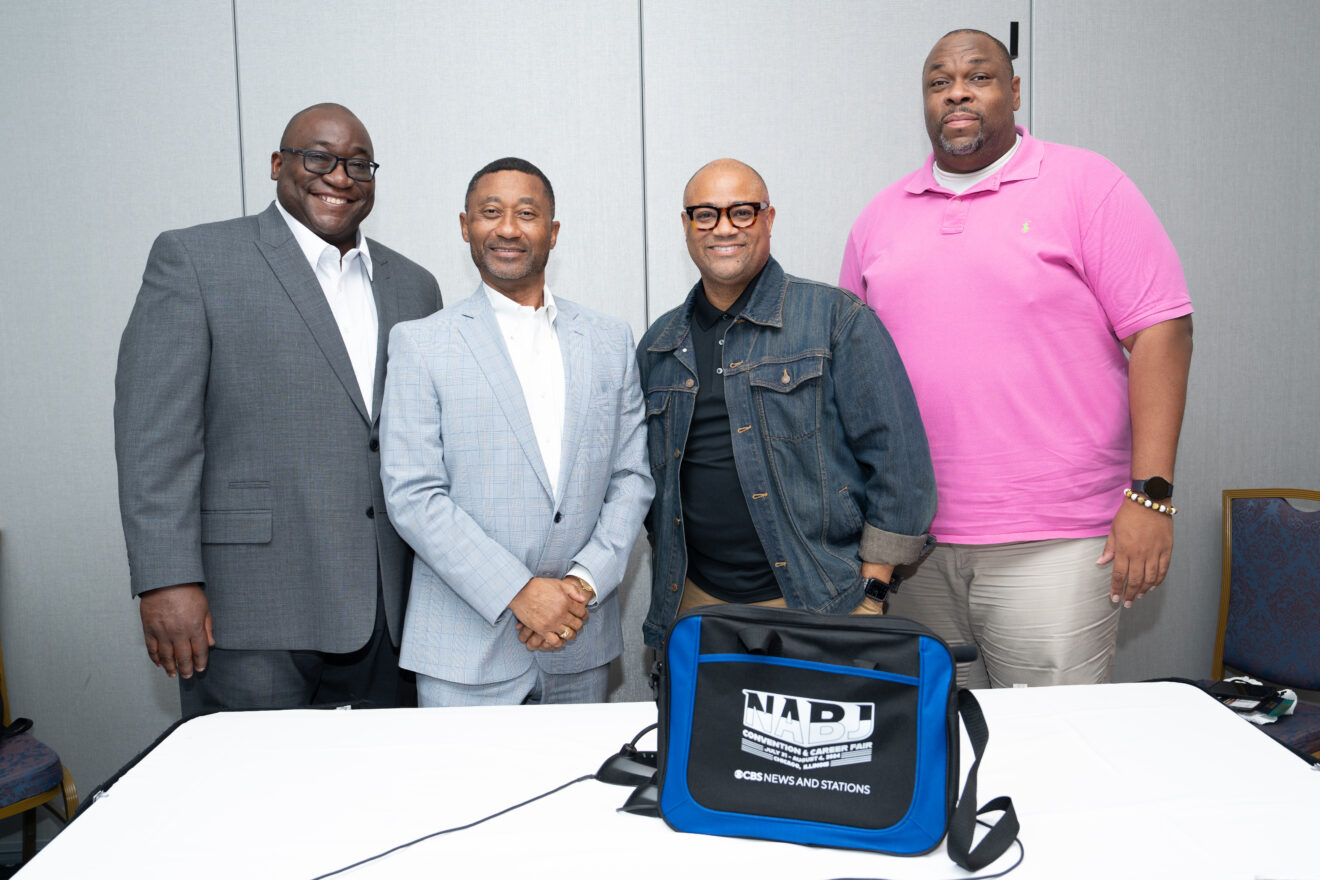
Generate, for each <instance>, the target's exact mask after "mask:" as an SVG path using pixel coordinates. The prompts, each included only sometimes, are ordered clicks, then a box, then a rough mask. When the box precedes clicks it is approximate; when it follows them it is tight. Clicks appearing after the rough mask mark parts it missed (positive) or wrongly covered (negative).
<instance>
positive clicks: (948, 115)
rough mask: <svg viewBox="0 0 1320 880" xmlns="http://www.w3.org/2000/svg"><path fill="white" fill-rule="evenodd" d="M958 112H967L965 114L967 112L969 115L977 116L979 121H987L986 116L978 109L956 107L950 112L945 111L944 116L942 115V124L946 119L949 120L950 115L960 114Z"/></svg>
mask: <svg viewBox="0 0 1320 880" xmlns="http://www.w3.org/2000/svg"><path fill="white" fill-rule="evenodd" d="M958 113H965V114H967V115H969V116H975V117H976V118H977V120H978V121H980V122H982V123H984V122H985V117H984V116H982V115H981V114H980V113H979V112H978V111H976V110H971V109H968V108H967V107H954V108H953V109H952V110H950V111H949V112H947V113H945V114H944V115H943V116H941V117H940V124H941V125H943V124H944V121H945V120H947V119H948V118H949V117H950V116H953V115H955V114H958Z"/></svg>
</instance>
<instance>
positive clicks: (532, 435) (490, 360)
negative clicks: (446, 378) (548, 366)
mask: <svg viewBox="0 0 1320 880" xmlns="http://www.w3.org/2000/svg"><path fill="white" fill-rule="evenodd" d="M458 308H459V310H460V311H461V312H462V314H463V315H464V317H466V318H468V319H469V320H466V321H460V322H458V329H459V333H460V334H461V335H462V336H463V340H464V341H465V342H466V343H467V345H468V348H469V349H471V351H472V356H473V357H474V358H476V361H477V366H479V367H480V368H481V371H482V372H483V373H484V374H485V375H486V379H487V381H489V382H490V384H491V387H492V388H494V389H495V396H496V399H497V400H498V402H499V405H500V409H501V410H503V411H504V417H505V418H506V419H507V420H508V422H509V429H510V430H512V431H513V436H514V437H516V438H517V439H518V445H519V446H521V447H522V450H523V454H524V455H526V456H527V460H528V462H529V463H530V464H531V465H532V470H533V471H534V472H535V473H536V478H537V479H538V480H540V481H541V487H542V488H543V489H545V494H546V497H548V498H551V499H553V497H554V496H553V493H552V492H551V491H550V478H549V477H548V476H547V475H546V470H545V462H543V461H542V460H541V448H540V447H539V446H537V445H536V432H535V431H534V430H532V418H531V416H530V415H529V414H528V412H527V403H526V401H525V400H524V399H523V392H522V384H521V383H520V382H519V381H518V374H517V373H516V372H515V371H514V369H513V361H512V360H510V359H509V349H508V347H507V346H505V344H504V336H503V334H501V333H500V326H499V323H498V322H497V321H496V319H495V312H494V310H493V309H491V307H490V300H488V299H487V298H486V291H485V290H483V289H482V287H481V286H480V285H478V287H477V292H476V293H474V294H472V296H470V297H468V298H467V299H465V300H463V302H462V303H460V304H459V306H458Z"/></svg>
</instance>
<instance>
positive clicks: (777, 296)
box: [646, 257, 788, 352]
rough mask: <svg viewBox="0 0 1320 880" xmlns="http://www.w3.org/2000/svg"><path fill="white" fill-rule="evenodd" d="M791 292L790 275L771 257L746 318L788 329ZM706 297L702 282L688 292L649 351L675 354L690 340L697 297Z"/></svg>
mask: <svg viewBox="0 0 1320 880" xmlns="http://www.w3.org/2000/svg"><path fill="white" fill-rule="evenodd" d="M787 292H788V283H787V276H786V275H785V274H784V270H783V268H782V267H781V266H780V265H779V263H778V262H776V261H775V258H774V257H770V258H769V260H768V261H767V262H766V264H765V269H764V270H762V272H761V277H760V278H759V279H758V280H757V282H756V289H755V290H753V291H752V295H751V298H750V299H748V300H747V305H746V306H745V307H744V308H743V311H742V317H743V318H746V319H747V320H748V321H751V322H752V323H753V324H760V325H761V326H763V327H783V326H784V295H785V294H786V293H787ZM701 295H702V287H701V282H700V281H698V282H697V283H696V284H694V285H693V286H692V289H691V290H690V291H688V295H687V299H686V300H684V302H683V308H681V309H679V310H678V311H676V312H674V314H673V316H672V317H671V318H670V319H669V323H668V324H667V325H666V326H665V328H664V329H663V330H661V331H660V333H659V335H658V336H656V338H655V341H654V342H652V343H651V344H650V345H649V346H647V349H646V350H647V351H657V352H659V351H673V350H674V349H676V348H678V346H679V345H680V344H681V343H682V342H683V340H684V339H686V338H687V337H688V333H689V331H690V329H691V325H692V307H693V305H694V304H695V303H696V301H697V297H699V296H701Z"/></svg>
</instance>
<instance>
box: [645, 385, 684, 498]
mask: <svg viewBox="0 0 1320 880" xmlns="http://www.w3.org/2000/svg"><path fill="white" fill-rule="evenodd" d="M679 393H681V392H677V391H668V390H666V391H652V392H650V393H648V394H647V395H646V445H647V453H648V454H649V456H650V459H651V469H652V470H653V471H661V470H668V469H669V465H670V464H671V459H673V458H675V456H674V451H673V450H674V449H676V447H675V446H674V444H673V443H671V442H670V434H671V432H672V422H673V412H672V403H673V401H672V398H673V396H674V395H675V394H679ZM652 476H658V475H656V474H653V475H652ZM656 483H657V489H659V488H660V486H659V484H660V480H659V479H658V478H657V479H656Z"/></svg>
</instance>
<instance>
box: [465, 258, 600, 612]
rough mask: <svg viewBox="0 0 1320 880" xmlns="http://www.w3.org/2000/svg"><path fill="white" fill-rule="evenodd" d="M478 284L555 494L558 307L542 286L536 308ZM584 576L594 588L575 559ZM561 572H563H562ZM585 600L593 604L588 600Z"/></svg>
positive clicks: (561, 394)
mask: <svg viewBox="0 0 1320 880" xmlns="http://www.w3.org/2000/svg"><path fill="white" fill-rule="evenodd" d="M481 289H482V290H484V291H485V292H486V296H487V298H489V299H490V305H491V308H492V309H493V310H494V312H495V323H496V324H498V325H499V328H500V336H502V337H503V338H504V347H505V348H507V349H508V351H509V360H511V361H512V362H513V371H514V373H516V374H517V376H518V384H519V385H520V386H522V393H523V401H524V402H525V403H526V404H527V415H528V416H529V417H530V418H531V420H532V433H534V434H535V435H536V446H537V449H539V450H540V452H541V463H542V464H544V465H545V472H546V476H548V477H549V478H550V491H551V492H552V493H553V494H554V496H555V499H556V501H557V500H558V498H559V466H560V464H561V462H562V461H563V451H564V405H565V384H564V359H563V355H562V353H561V352H560V348H559V331H558V329H556V326H555V319H556V318H557V317H558V316H559V309H558V307H556V306H555V298H554V296H553V295H551V293H550V288H549V287H545V288H543V294H544V304H543V305H542V306H541V308H539V309H534V308H532V307H531V306H520V305H518V304H517V303H516V302H514V301H513V300H511V299H509V298H508V297H507V296H505V295H504V294H502V293H500V292H499V291H496V290H491V289H490V288H489V287H487V286H486V285H485V284H482V285H481ZM568 574H569V575H576V576H577V577H580V578H582V580H584V581H586V583H587V585H588V586H590V587H592V588H593V589H595V586H596V581H595V580H594V579H593V578H592V577H591V572H589V571H587V569H586V568H584V567H583V566H582V565H580V564H577V563H575V564H574V565H573V567H572V568H571V569H569V571H568ZM565 576H566V577H567V575H565ZM589 604H595V600H593V601H592V602H591V603H589Z"/></svg>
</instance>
